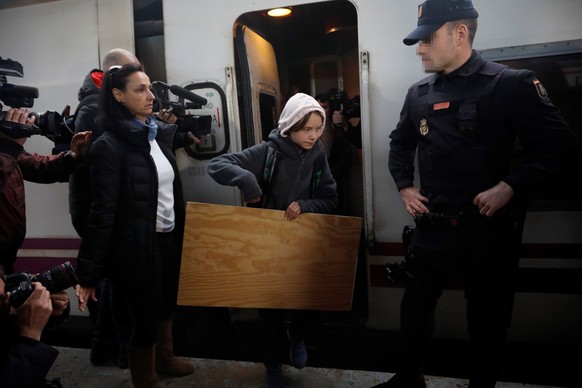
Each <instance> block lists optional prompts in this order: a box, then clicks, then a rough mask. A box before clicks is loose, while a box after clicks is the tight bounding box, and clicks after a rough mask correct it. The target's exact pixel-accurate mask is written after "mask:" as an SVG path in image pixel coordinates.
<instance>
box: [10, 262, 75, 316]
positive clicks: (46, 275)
mask: <svg viewBox="0 0 582 388" xmlns="http://www.w3.org/2000/svg"><path fill="white" fill-rule="evenodd" d="M33 282H39V283H41V284H42V285H43V286H44V287H46V289H47V290H48V291H49V292H50V293H51V294H54V293H57V292H60V291H63V290H66V289H67V288H69V287H73V286H75V285H76V284H78V283H79V280H78V279H77V274H76V273H75V270H74V269H73V266H72V265H71V263H70V262H68V261H67V262H66V263H63V264H59V265H58V266H56V267H54V268H51V269H49V270H48V271H46V272H43V273H41V274H38V275H36V276H34V275H31V274H29V273H26V272H21V273H14V274H10V275H7V276H6V278H5V280H4V283H5V285H4V292H10V305H11V306H13V307H15V308H18V307H20V306H22V304H23V303H24V302H26V300H27V299H28V297H29V296H30V294H32V290H33V285H32V283H33Z"/></svg>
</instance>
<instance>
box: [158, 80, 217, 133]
mask: <svg viewBox="0 0 582 388" xmlns="http://www.w3.org/2000/svg"><path fill="white" fill-rule="evenodd" d="M152 84H153V85H154V89H153V91H154V95H155V97H156V102H155V106H154V110H156V111H160V110H161V109H162V108H165V109H167V110H168V112H169V113H172V114H174V115H176V117H177V120H176V126H177V127H178V131H179V132H184V133H186V132H192V134H193V135H194V136H197V137H203V136H206V135H208V134H209V133H210V131H211V125H212V117H211V116H209V115H204V116H194V115H191V114H187V113H186V110H187V109H200V108H202V106H204V105H206V104H207V102H208V101H207V100H206V99H205V98H203V97H200V96H199V95H197V94H194V93H192V92H191V91H189V90H187V89H184V88H182V87H180V86H178V85H168V84H166V83H164V82H162V81H154V82H153V83H152ZM157 87H161V90H160V91H158V90H157V89H158V88H157ZM168 90H169V91H171V92H172V93H173V94H174V95H176V96H178V97H179V98H180V99H181V100H182V101H185V100H187V101H189V102H181V101H170V100H169V99H168V93H167V91H168ZM160 96H162V97H160Z"/></svg>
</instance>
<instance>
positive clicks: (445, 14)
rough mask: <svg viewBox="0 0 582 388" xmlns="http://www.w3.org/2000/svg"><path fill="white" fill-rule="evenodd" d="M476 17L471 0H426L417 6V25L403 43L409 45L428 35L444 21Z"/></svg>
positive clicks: (477, 15)
mask: <svg viewBox="0 0 582 388" xmlns="http://www.w3.org/2000/svg"><path fill="white" fill-rule="evenodd" d="M477 17H479V14H478V13H477V10H476V9H475V8H473V3H472V2H471V0H426V1H425V2H424V3H422V4H421V5H419V6H418V22H417V24H416V25H417V27H416V29H414V31H412V32H411V33H410V34H408V36H407V37H406V38H404V44H405V45H408V46H411V45H413V44H415V43H417V42H418V41H419V40H422V39H426V38H428V37H430V35H431V34H432V33H433V32H435V31H436V30H438V29H439V28H440V27H441V26H442V25H443V24H445V23H446V22H450V21H452V20H461V19H474V18H477Z"/></svg>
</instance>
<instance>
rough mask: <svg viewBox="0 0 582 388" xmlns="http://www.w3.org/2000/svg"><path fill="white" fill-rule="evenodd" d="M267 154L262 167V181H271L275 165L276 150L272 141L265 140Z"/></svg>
mask: <svg viewBox="0 0 582 388" xmlns="http://www.w3.org/2000/svg"><path fill="white" fill-rule="evenodd" d="M267 146H268V147H267V156H266V158H265V167H264V169H263V182H265V183H267V184H268V183H271V180H272V179H273V175H274V173H275V167H276V166H277V150H276V149H275V147H274V146H273V143H272V142H270V141H269V142H267Z"/></svg>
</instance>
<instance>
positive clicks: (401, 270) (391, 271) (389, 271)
mask: <svg viewBox="0 0 582 388" xmlns="http://www.w3.org/2000/svg"><path fill="white" fill-rule="evenodd" d="M414 231H415V227H414V226H412V225H406V226H405V227H404V229H403V230H402V245H403V246H404V252H405V254H404V260H403V261H401V262H399V263H388V264H386V277H387V278H388V280H389V281H390V282H391V283H401V282H404V281H408V280H412V279H414V276H413V275H412V274H411V273H410V271H409V266H410V263H412V262H413V261H414V256H413V255H412V253H410V252H409V251H408V246H409V245H410V242H411V241H412V236H413V235H414Z"/></svg>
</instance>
